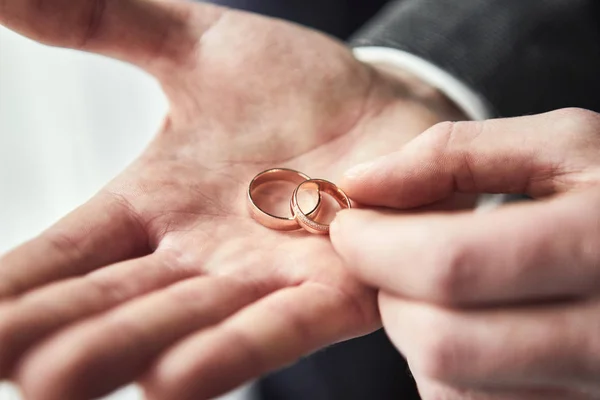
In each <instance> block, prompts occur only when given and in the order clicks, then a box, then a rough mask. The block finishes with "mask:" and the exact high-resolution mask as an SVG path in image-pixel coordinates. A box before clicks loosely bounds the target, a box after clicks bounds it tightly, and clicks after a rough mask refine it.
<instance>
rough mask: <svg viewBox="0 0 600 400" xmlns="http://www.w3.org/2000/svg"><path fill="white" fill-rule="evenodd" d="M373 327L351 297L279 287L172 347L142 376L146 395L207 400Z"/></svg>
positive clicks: (314, 287) (315, 287) (312, 287)
mask: <svg viewBox="0 0 600 400" xmlns="http://www.w3.org/2000/svg"><path fill="white" fill-rule="evenodd" d="M374 329H376V327H375V322H374V321H370V320H366V318H365V317H364V316H363V313H362V312H361V311H359V310H358V309H357V306H356V305H355V303H354V300H352V299H351V298H349V297H348V295H346V294H342V293H340V292H339V291H336V290H335V289H331V288H328V287H326V286H323V285H320V284H316V283H315V284H312V283H308V284H304V285H302V286H299V287H294V288H288V289H284V290H281V291H278V292H276V293H274V294H272V295H270V296H269V297H267V298H265V299H263V300H261V301H260V302H258V303H256V304H254V305H252V306H250V307H248V308H246V309H244V310H242V311H240V312H239V313H238V314H236V315H234V316H233V317H231V318H230V319H229V320H227V321H225V322H224V323H223V324H222V325H220V326H218V327H216V328H214V329H211V330H207V331H205V332H201V333H199V334H197V335H194V336H191V337H189V338H188V339H186V340H184V341H182V342H181V343H179V344H178V345H176V346H175V347H174V348H172V349H170V350H169V351H168V352H167V353H166V354H165V355H164V356H163V357H161V359H159V361H158V362H157V363H156V365H155V367H154V368H153V369H152V370H151V371H150V373H149V374H148V375H147V377H146V378H145V379H144V387H145V389H146V394H147V396H148V398H149V399H154V400H157V399H180V400H186V399H194V400H199V399H209V398H213V397H215V396H217V395H219V394H222V393H224V392H226V391H228V390H230V389H233V388H235V387H236V386H238V385H240V384H242V383H243V382H245V381H247V380H250V379H251V378H254V377H258V376H260V375H261V374H263V373H266V372H268V371H271V370H274V369H276V368H279V367H283V366H284V365H286V364H289V363H292V362H293V361H295V360H297V359H298V358H299V357H301V356H303V355H305V354H307V353H309V352H312V351H315V350H317V349H319V348H321V347H323V346H326V345H328V344H330V343H333V342H335V341H338V340H342V339H345V338H346V337H345V336H344V335H346V334H348V332H353V333H354V334H355V335H356V336H358V335H362V334H366V333H368V332H369V331H372V330H374Z"/></svg>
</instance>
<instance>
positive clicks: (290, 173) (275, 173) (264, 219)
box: [248, 168, 321, 231]
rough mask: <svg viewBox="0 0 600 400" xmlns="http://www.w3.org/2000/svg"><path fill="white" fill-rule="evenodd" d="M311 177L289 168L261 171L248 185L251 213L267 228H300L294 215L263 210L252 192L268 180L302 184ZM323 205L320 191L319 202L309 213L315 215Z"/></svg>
mask: <svg viewBox="0 0 600 400" xmlns="http://www.w3.org/2000/svg"><path fill="white" fill-rule="evenodd" d="M309 179H310V177H309V176H308V175H306V174H303V173H302V172H299V171H295V170H293V169H287V168H272V169H268V170H266V171H263V172H261V173H260V174H258V175H256V176H255V177H254V179H252V181H251V182H250V185H249V186H248V209H249V210H250V215H251V216H252V218H254V219H255V220H256V221H257V222H258V223H260V224H261V225H264V226H266V227H267V228H271V229H275V230H278V231H293V230H296V229H300V225H299V224H298V221H296V218H295V217H294V216H290V217H280V216H278V215H273V214H270V213H268V212H266V211H264V210H262V209H261V208H260V207H259V206H258V205H256V203H255V202H254V199H253V198H252V193H253V192H254V191H255V190H256V189H257V188H258V187H259V186H260V185H263V184H265V183H268V182H276V181H286V182H291V183H295V184H298V185H299V184H301V183H302V182H305V181H307V180H309ZM320 205H321V193H318V197H317V204H316V205H315V207H314V208H313V209H312V210H311V211H310V212H309V213H308V215H315V214H316V213H317V212H318V210H319V207H320Z"/></svg>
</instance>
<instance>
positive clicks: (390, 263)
mask: <svg viewBox="0 0 600 400" xmlns="http://www.w3.org/2000/svg"><path fill="white" fill-rule="evenodd" d="M599 154H600V115H599V114H596V113H593V112H591V111H587V110H580V109H566V110H559V111H555V112H552V113H548V114H542V115H537V116H530V117H522V118H514V119H505V120H491V121H486V122H460V123H443V124H439V125H436V126H434V127H433V128H431V129H429V130H428V131H426V132H425V133H423V134H422V135H421V136H419V137H418V138H416V139H415V140H413V141H412V142H411V143H410V144H408V145H407V146H405V147H403V148H402V149H401V150H400V151H398V152H396V153H393V154H390V155H388V156H385V157H382V158H380V159H378V160H376V161H374V162H372V163H370V164H366V165H361V166H357V167H355V168H354V169H352V170H350V171H348V172H347V174H346V176H345V178H344V179H343V181H342V182H343V184H342V185H343V187H344V188H345V189H346V190H347V191H348V193H349V194H350V195H351V196H352V197H353V198H354V199H356V200H358V201H360V202H362V203H364V204H368V205H371V206H378V207H389V208H393V209H397V210H401V209H405V208H410V207H416V206H424V205H427V204H430V203H433V202H437V201H440V200H442V199H444V198H446V197H448V196H451V195H453V194H454V193H456V192H463V193H494V192H500V193H527V194H528V195H530V196H532V197H534V198H536V199H537V200H538V201H535V202H525V203H521V204H515V205H511V206H505V207H501V208H499V209H496V210H493V211H486V212H480V213H467V212H446V213H425V214H420V215H417V214H412V215H407V214H406V213H402V212H400V211H398V212H386V213H382V212H376V211H372V210H370V211H368V210H350V211H342V212H341V213H338V216H337V217H336V220H335V221H334V223H333V225H332V226H331V240H332V243H333V244H334V247H335V249H336V250H337V251H338V253H339V254H340V255H341V256H342V258H343V259H344V260H345V261H346V265H347V266H348V267H349V268H350V269H351V270H352V271H353V272H354V273H355V274H356V276H358V277H360V278H361V280H363V281H364V282H368V283H369V284H370V285H371V286H373V287H376V288H378V289H380V292H379V306H380V310H381V314H382V318H383V324H384V327H385V328H386V330H387V332H388V334H389V336H390V338H391V339H392V341H393V342H394V344H395V345H396V347H397V348H398V349H399V350H400V351H401V352H402V353H403V354H404V355H405V356H406V357H407V359H408V361H409V364H410V366H411V369H412V371H413V373H414V376H415V378H416V380H417V383H418V385H419V389H420V392H421V394H422V396H423V398H424V399H426V400H437V399H443V400H454V399H461V400H462V399H469V400H504V399H526V400H530V399H588V400H589V399H598V398H600V207H598V206H599V204H600V157H599Z"/></svg>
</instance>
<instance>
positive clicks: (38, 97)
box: [0, 27, 241, 400]
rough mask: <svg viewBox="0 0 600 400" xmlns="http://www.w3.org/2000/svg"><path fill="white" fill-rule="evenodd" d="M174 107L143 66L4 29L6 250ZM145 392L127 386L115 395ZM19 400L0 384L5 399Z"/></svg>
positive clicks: (1, 245)
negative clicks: (50, 44)
mask: <svg viewBox="0 0 600 400" xmlns="http://www.w3.org/2000/svg"><path fill="white" fill-rule="evenodd" d="M166 109H167V103H166V100H165V99H164V97H163V95H162V92H161V91H160V87H159V85H158V84H157V83H156V82H155V81H154V80H153V79H152V78H151V77H149V76H147V75H146V74H144V73H142V72H140V71H139V70H137V69H136V68H134V67H131V66H129V65H125V64H123V63H119V62H116V61H113V60H109V59H106V58H102V57H98V56H94V55H90V54H84V53H79V52H74V51H69V50H63V49H56V48H50V47H45V46H41V45H39V44H37V43H34V42H32V41H30V40H28V39H25V38H23V37H21V36H18V35H16V34H14V33H12V32H10V31H8V30H6V29H4V28H2V27H0V253H2V252H5V251H6V250H8V249H9V248H11V247H13V246H15V245H17V244H19V243H21V242H23V241H24V240H26V239H28V238H30V237H32V236H34V235H36V234H37V233H39V232H40V231H42V230H43V229H44V228H46V227H47V226H49V225H50V224H52V223H53V222H54V221H56V220H57V219H58V218H60V217H61V216H63V215H64V214H66V213H68V212H69V211H70V210H72V209H73V208H75V207H76V206H77V205H79V204H81V203H82V202H84V201H86V200H87V199H88V198H89V197H91V196H92V195H93V194H94V193H95V192H96V191H97V190H98V189H100V188H101V187H102V186H103V185H104V184H105V183H106V182H107V181H109V180H110V179H111V178H112V177H114V176H115V175H117V174H118V173H119V172H120V171H121V170H122V169H123V168H124V167H125V166H126V165H127V164H129V163H130V162H131V161H132V160H133V159H134V158H135V157H136V156H137V155H138V154H139V153H140V152H141V151H142V149H143V148H144V147H145V145H146V143H147V142H148V141H149V139H150V138H151V137H152V135H153V134H154V133H155V132H156V130H157V129H158V127H159V126H160V123H161V121H162V118H163V116H164V114H165V112H166ZM0 279H1V278H0ZM240 396H241V394H240V393H235V394H232V395H231V397H230V398H231V399H238V398H240ZM139 398H140V396H139V393H138V391H137V390H136V389H135V388H126V389H125V390H124V391H122V392H120V393H118V394H116V395H114V396H111V397H110V400H138V399H139ZM17 399H19V397H18V396H17V394H16V392H15V391H14V390H13V389H12V388H10V387H9V386H7V385H2V384H1V383H0V400H17ZM173 400H176V399H173Z"/></svg>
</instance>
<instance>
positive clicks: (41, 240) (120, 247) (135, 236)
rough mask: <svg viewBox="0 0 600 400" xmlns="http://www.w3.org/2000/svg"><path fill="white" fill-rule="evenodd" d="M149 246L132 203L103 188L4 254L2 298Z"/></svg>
mask: <svg viewBox="0 0 600 400" xmlns="http://www.w3.org/2000/svg"><path fill="white" fill-rule="evenodd" d="M149 252H150V249H149V240H148V236H147V234H146V230H145V227H144V226H143V223H142V222H141V220H140V219H139V218H138V216H137V213H136V212H135V210H133V208H132V206H131V205H130V204H129V203H128V202H127V200H125V199H124V198H121V197H119V196H116V195H108V194H101V195H98V196H96V197H95V198H93V199H92V200H90V201H89V202H88V203H87V204H85V205H83V206H82V207H80V208H78V209H77V210H75V211H74V212H72V213H71V214H70V215H68V216H67V217H66V218H64V219H63V220H61V221H59V222H58V223H57V224H56V225H55V226H53V227H52V228H50V229H49V230H47V231H46V232H44V233H43V234H42V235H40V236H39V237H37V238H35V239H33V240H31V241H30V242H28V243H25V244H23V245H21V246H20V247H18V248H16V249H15V250H13V251H11V252H9V253H8V254H6V255H4V256H3V257H2V258H0V299H2V298H6V297H8V296H15V295H18V294H21V293H23V292H25V291H27V290H29V289H31V288H34V287H37V286H40V285H43V284H46V283H50V282H52V281H55V280H59V279H65V278H69V277H73V276H77V275H83V274H86V273H88V272H90V271H93V270H94V269H96V268H99V267H102V266H105V265H108V264H113V263H116V262H119V261H122V260H125V259H128V258H133V257H137V256H142V255H145V254H148V253H149Z"/></svg>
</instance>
